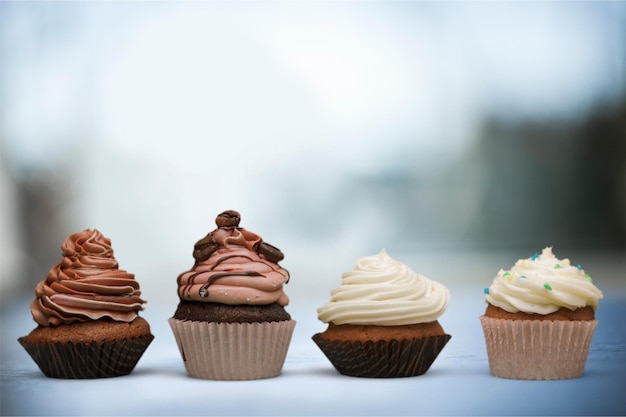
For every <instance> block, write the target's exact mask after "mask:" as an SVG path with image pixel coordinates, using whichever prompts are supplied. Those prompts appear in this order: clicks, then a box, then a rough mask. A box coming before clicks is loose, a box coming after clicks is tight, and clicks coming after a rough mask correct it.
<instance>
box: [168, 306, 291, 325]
mask: <svg viewBox="0 0 626 417" xmlns="http://www.w3.org/2000/svg"><path fill="white" fill-rule="evenodd" d="M174 318H175V319H177V320H189V321H203V322H209V323H211V322H216V323H264V322H273V321H285V320H291V316H290V315H289V313H287V311H285V309H284V308H283V307H282V306H280V305H278V304H276V303H273V304H269V305H228V304H219V303H203V302H198V301H186V300H180V302H179V303H178V307H177V308H176V312H175V313H174Z"/></svg>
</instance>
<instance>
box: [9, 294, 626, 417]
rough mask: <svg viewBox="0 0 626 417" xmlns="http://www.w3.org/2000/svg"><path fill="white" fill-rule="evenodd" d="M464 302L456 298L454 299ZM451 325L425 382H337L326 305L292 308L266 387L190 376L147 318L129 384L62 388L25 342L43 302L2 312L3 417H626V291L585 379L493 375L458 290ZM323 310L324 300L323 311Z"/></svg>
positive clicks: (475, 307) (609, 315)
mask: <svg viewBox="0 0 626 417" xmlns="http://www.w3.org/2000/svg"><path fill="white" fill-rule="evenodd" d="M453 294H454V293H453ZM454 295H455V298H454V302H453V303H451V304H450V307H449V309H448V311H447V312H446V313H445V314H444V316H443V317H442V318H441V320H440V322H441V323H442V325H443V326H444V328H445V329H446V331H447V332H448V333H450V334H451V335H452V339H451V340H450V342H449V343H448V345H447V346H446V347H445V348H444V350H443V351H442V353H441V354H440V355H439V357H438V358H437V360H436V361H435V363H434V364H433V366H432V367H431V368H430V370H429V371H428V372H427V373H426V374H425V375H422V376H419V377H412V378H398V379H365V378H354V377H347V376H343V375H340V374H338V373H337V372H336V371H335V370H334V368H333V367H332V366H331V365H330V363H329V362H328V361H327V360H326V358H325V357H324V356H323V354H322V353H321V351H319V350H318V348H317V346H316V345H315V344H314V343H313V341H312V340H311V336H312V335H313V334H314V333H316V332H318V331H321V330H323V328H324V325H322V323H320V322H318V320H317V317H316V314H315V308H316V305H308V306H306V305H302V304H300V305H299V306H297V307H296V306H295V305H293V306H291V308H290V309H288V310H290V313H291V314H292V316H293V318H294V319H296V320H297V322H298V324H297V326H296V330H295V332H294V335H293V339H292V344H291V346H290V350H289V353H288V355H287V360H286V363H285V365H284V368H283V372H282V374H281V375H279V376H278V377H275V378H270V379H264V380H256V381H206V380H198V379H193V378H190V377H188V376H187V374H186V372H185V369H184V366H183V363H182V361H181V359H180V356H179V353H178V349H177V347H176V344H175V341H174V337H173V335H172V333H171V330H170V328H169V325H168V324H167V318H168V317H170V316H171V314H172V312H173V309H174V308H175V307H174V306H173V307H171V308H166V307H165V306H154V307H152V308H147V309H146V311H144V312H143V313H142V316H143V317H145V318H146V319H147V320H148V321H149V322H150V323H151V326H152V332H153V334H154V335H155V339H154V341H153V342H152V344H151V345H150V346H149V348H148V350H147V351H146V352H145V353H144V355H143V357H142V358H141V360H140V361H139V363H138V365H137V367H136V368H135V370H134V371H133V372H132V373H131V374H130V375H128V376H123V377H117V378H108V379H97V380H57V379H50V378H46V377H45V376H43V374H41V372H40V371H39V369H38V368H37V366H36V365H35V363H34V362H33V361H32V360H31V358H30V357H29V356H28V354H27V353H26V351H24V350H23V349H22V347H21V346H20V345H19V344H18V342H17V338H18V337H20V336H22V335H24V334H26V333H28V332H29V331H30V330H31V329H32V328H34V322H33V321H32V318H31V317H30V314H29V313H28V304H29V302H30V299H31V298H32V297H30V296H28V298H26V297H23V298H17V299H14V300H11V301H10V302H7V303H5V304H4V305H3V306H2V344H1V346H2V351H1V354H2V398H1V401H2V404H1V407H2V409H1V411H2V414H3V415H41V414H45V415H424V414H425V415H494V414H495V415H512V414H514V415H550V414H559V415H594V414H605V415H606V414H609V415H623V414H625V413H626V325H624V320H625V319H626V294H618V296H616V297H607V298H605V299H604V300H602V302H601V308H600V309H599V310H598V311H597V317H598V319H599V322H600V323H599V326H598V328H597V330H596V333H595V335H594V338H593V341H592V345H591V348H590V353H589V357H588V360H587V365H586V368H585V372H584V374H583V376H582V377H580V378H577V379H571V380H561V381H516V380H506V379H499V378H495V377H493V376H492V375H491V374H490V372H489V367H488V363H487V356H486V351H485V347H484V340H483V334H482V329H481V327H480V323H479V320H478V317H479V316H480V315H481V313H482V311H483V310H484V304H483V303H484V299H483V297H481V296H480V295H478V296H477V295H476V294H473V293H472V294H470V293H469V292H466V293H461V294H459V293H458V292H457V294H454ZM316 304H317V303H316Z"/></svg>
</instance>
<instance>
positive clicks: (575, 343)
mask: <svg viewBox="0 0 626 417" xmlns="http://www.w3.org/2000/svg"><path fill="white" fill-rule="evenodd" d="M480 322H481V324H482V327H483V331H484V334H485V342H486V345H487V356H488V359H489V367H490V369H491V373H492V374H493V375H495V376H497V377H500V378H509V379H533V380H552V379H569V378H577V377H579V376H581V375H582V373H583V370H584V368H585V363H586V361H587V354H588V352H589V345H590V344H591V338H592V336H593V332H594V331H595V328H596V326H597V325H598V321H597V320H586V321H585V320H580V321H564V320H557V321H548V320H544V321H540V320H506V319H495V318H491V317H486V316H482V317H480Z"/></svg>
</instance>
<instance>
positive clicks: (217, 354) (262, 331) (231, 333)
mask: <svg viewBox="0 0 626 417" xmlns="http://www.w3.org/2000/svg"><path fill="white" fill-rule="evenodd" d="M169 323H170V326H171V328H172V331H173V332H174V337H175V338H176V343H177V344H178V349H179V350H180V354H181V356H182V358H183V362H184V363H185V369H187V372H188V373H189V375H190V376H192V377H194V378H201V379H213V380H248V379H261V378H270V377H274V376H277V375H278V374H280V372H281V370H282V368H283V364H284V363H285V358H286V357H287V350H288V349H289V342H290V341H291V335H292V334H293V330H294V328H295V326H296V322H295V320H284V321H275V322H265V323H207V322H199V321H189V320H177V319H174V318H170V319H169Z"/></svg>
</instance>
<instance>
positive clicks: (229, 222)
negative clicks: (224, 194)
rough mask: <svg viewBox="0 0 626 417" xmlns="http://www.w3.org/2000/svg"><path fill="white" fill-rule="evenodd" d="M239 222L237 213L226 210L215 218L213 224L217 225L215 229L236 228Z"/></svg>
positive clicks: (239, 218) (239, 217)
mask: <svg viewBox="0 0 626 417" xmlns="http://www.w3.org/2000/svg"><path fill="white" fill-rule="evenodd" d="M240 220H241V215H240V214H239V212H237V211H235V210H226V211H225V212H223V213H221V214H219V215H218V216H217V217H216V218H215V224H217V227H237V226H239V221H240Z"/></svg>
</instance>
